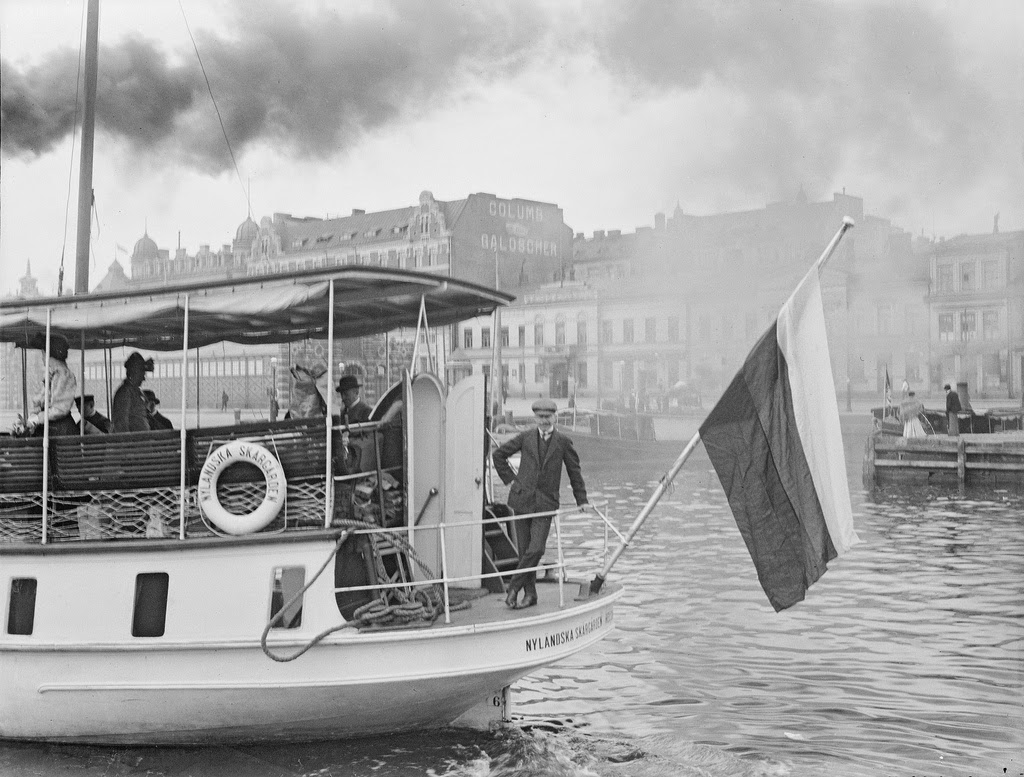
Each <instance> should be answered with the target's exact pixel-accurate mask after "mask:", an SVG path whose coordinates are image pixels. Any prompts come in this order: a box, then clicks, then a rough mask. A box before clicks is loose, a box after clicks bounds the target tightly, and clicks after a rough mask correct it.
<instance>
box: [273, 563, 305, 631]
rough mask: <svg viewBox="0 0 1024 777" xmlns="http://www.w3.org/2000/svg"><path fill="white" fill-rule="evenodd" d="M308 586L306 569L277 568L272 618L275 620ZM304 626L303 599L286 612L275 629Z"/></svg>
mask: <svg viewBox="0 0 1024 777" xmlns="http://www.w3.org/2000/svg"><path fill="white" fill-rule="evenodd" d="M305 584H306V569H305V567H275V568H274V584H273V588H272V589H271V592H270V618H271V619H273V618H274V616H275V615H277V614H278V613H279V612H281V610H282V609H283V608H284V606H285V605H286V604H288V602H290V601H291V600H292V599H293V598H294V597H295V596H296V595H297V594H298V593H299V592H300V591H301V590H302V586H304V585H305ZM301 625H302V597H299V598H298V599H297V600H296V602H295V604H293V605H291V606H290V607H289V608H288V609H287V610H285V612H284V615H282V616H281V618H280V619H279V620H278V621H276V622H275V623H274V625H273V626H272V627H271V628H274V629H297V628H298V627H299V626H301Z"/></svg>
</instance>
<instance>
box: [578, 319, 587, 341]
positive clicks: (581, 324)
mask: <svg viewBox="0 0 1024 777" xmlns="http://www.w3.org/2000/svg"><path fill="white" fill-rule="evenodd" d="M576 343H577V344H578V345H586V344H587V322H586V321H583V320H580V321H577V322H576Z"/></svg>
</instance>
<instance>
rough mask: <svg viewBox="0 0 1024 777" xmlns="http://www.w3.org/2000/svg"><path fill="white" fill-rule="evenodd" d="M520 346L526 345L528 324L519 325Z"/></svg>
mask: <svg viewBox="0 0 1024 777" xmlns="http://www.w3.org/2000/svg"><path fill="white" fill-rule="evenodd" d="M519 347H520V348H525V347H526V324H520V325H519Z"/></svg>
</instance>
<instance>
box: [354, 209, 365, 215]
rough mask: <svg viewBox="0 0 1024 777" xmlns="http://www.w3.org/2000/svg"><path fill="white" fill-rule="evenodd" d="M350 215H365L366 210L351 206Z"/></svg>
mask: <svg viewBox="0 0 1024 777" xmlns="http://www.w3.org/2000/svg"><path fill="white" fill-rule="evenodd" d="M352 215H353V216H365V215H366V211H365V210H363V209H362V208H352Z"/></svg>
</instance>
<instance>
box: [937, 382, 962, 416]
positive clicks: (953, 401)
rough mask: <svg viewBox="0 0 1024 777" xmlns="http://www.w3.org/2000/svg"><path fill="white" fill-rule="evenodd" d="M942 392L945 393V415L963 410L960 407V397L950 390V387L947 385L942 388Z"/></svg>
mask: <svg viewBox="0 0 1024 777" xmlns="http://www.w3.org/2000/svg"><path fill="white" fill-rule="evenodd" d="M942 390H943V391H945V392H946V412H947V413H955V412H957V411H959V410H962V409H963V408H961V407H960V395H959V394H957V393H956V392H955V391H953V389H952V388H950V385H949V384H948V383H947V384H946V385H945V386H943V387H942Z"/></svg>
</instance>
